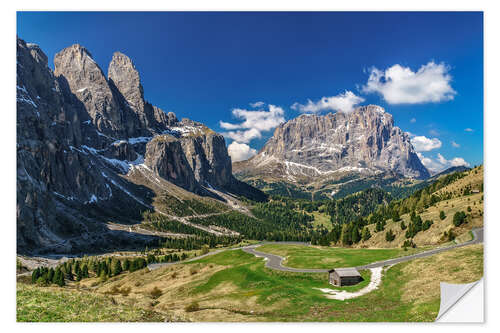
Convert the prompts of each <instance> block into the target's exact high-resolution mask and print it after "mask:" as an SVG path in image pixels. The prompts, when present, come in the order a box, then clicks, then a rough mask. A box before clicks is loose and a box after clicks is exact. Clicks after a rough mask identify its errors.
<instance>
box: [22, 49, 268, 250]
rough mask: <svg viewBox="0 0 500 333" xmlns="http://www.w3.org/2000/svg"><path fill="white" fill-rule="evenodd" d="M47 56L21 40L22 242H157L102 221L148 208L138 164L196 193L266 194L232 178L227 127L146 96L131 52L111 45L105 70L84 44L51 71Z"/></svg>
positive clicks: (34, 246)
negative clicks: (218, 129) (216, 127)
mask: <svg viewBox="0 0 500 333" xmlns="http://www.w3.org/2000/svg"><path fill="white" fill-rule="evenodd" d="M47 64H48V60H47V56H46V55H45V54H44V53H43V52H42V50H41V48H40V47H39V46H38V45H35V44H27V43H25V42H24V41H23V40H21V39H18V40H17V246H18V251H20V252H29V251H45V252H62V253H69V252H75V251H81V250H85V249H94V250H95V249H96V248H106V247H111V248H112V247H113V246H114V245H115V244H116V243H125V244H127V245H130V244H132V243H134V242H136V241H137V242H148V241H151V239H150V237H143V238H144V239H142V238H141V237H134V238H133V239H132V238H130V235H129V234H128V233H119V232H112V231H110V230H109V229H108V228H107V227H106V225H105V224H104V223H103V222H106V221H108V220H110V219H111V220H114V221H121V222H127V223H132V222H137V221H138V220H140V218H141V213H142V211H144V210H146V209H152V199H151V198H152V197H153V192H152V190H151V189H150V188H147V187H145V186H144V185H138V184H135V183H133V182H131V180H130V179H131V178H129V177H128V175H129V173H130V170H132V169H134V168H135V169H138V168H139V169H141V170H142V171H141V172H144V173H151V175H149V174H148V177H149V178H154V177H160V178H163V179H164V180H166V181H167V182H169V184H170V183H171V184H175V185H177V186H179V187H181V188H183V189H185V190H187V191H191V192H194V193H196V194H200V195H210V191H209V190H207V188H208V187H209V186H213V187H217V188H218V189H219V190H221V191H231V193H233V194H236V195H247V194H248V195H253V196H259V195H262V193H261V192H260V191H258V190H255V189H253V190H249V189H248V186H247V185H244V184H240V183H239V182H238V181H236V180H235V179H234V177H233V176H232V174H231V171H232V170H231V160H230V158H229V156H228V154H227V150H226V146H225V141H224V138H223V137H222V136H220V135H218V134H216V133H215V132H213V131H211V130H209V129H208V128H207V127H206V126H204V125H202V124H199V123H196V122H193V121H190V120H188V119H184V120H182V121H179V120H178V119H177V117H176V116H175V114H173V113H171V112H170V113H168V114H167V113H165V112H163V111H162V110H161V109H160V108H157V107H155V106H152V105H151V104H150V103H148V102H147V101H145V100H144V94H143V89H142V85H141V83H140V77H139V74H138V72H137V70H136V69H135V67H134V65H133V63H132V61H131V60H130V59H129V58H128V57H127V56H125V55H123V54H121V53H115V54H114V56H113V60H112V61H111V63H110V65H109V73H108V77H106V76H104V74H103V72H102V70H101V69H100V68H99V66H98V65H97V64H96V63H95V61H94V60H93V59H92V56H91V54H90V52H89V51H87V50H86V49H85V48H84V47H82V46H80V45H73V46H70V47H68V48H66V49H64V50H62V51H61V52H59V53H57V54H56V56H55V59H54V64H55V70H54V72H52V70H51V69H50V68H49V67H48V66H47ZM209 184H210V185H209ZM172 186H174V185H172Z"/></svg>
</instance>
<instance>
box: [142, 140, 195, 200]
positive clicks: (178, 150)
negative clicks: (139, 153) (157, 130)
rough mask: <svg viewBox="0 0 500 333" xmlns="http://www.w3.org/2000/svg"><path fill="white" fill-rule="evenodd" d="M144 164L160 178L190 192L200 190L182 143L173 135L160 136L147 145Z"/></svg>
mask: <svg viewBox="0 0 500 333" xmlns="http://www.w3.org/2000/svg"><path fill="white" fill-rule="evenodd" d="M144 164H145V165H146V166H148V167H149V168H150V169H152V170H153V172H154V173H156V174H157V175H158V176H160V177H162V178H163V179H166V180H168V181H170V182H172V183H174V184H176V185H178V186H180V187H182V188H184V189H186V190H188V191H191V192H199V190H200V187H199V184H198V182H197V180H196V178H195V176H194V174H193V170H191V168H190V166H189V164H188V162H187V160H186V156H185V155H184V151H183V150H182V146H181V143H180V141H179V140H177V139H176V138H174V137H172V136H171V135H168V134H166V135H158V136H156V137H154V138H153V140H151V141H150V142H149V143H148V144H147V146H146V156H145V160H144Z"/></svg>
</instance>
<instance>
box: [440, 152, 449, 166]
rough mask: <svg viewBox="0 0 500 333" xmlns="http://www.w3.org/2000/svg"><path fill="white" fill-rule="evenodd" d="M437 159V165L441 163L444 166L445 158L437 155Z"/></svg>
mask: <svg viewBox="0 0 500 333" xmlns="http://www.w3.org/2000/svg"><path fill="white" fill-rule="evenodd" d="M437 159H438V161H439V163H441V164H446V163H447V162H448V161H447V160H446V158H444V157H443V155H441V154H439V153H438V154H437Z"/></svg>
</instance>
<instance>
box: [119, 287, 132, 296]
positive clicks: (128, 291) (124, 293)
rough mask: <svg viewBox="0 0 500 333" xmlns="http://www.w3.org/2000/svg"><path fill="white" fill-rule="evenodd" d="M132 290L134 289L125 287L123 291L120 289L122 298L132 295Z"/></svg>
mask: <svg viewBox="0 0 500 333" xmlns="http://www.w3.org/2000/svg"><path fill="white" fill-rule="evenodd" d="M131 290H132V288H130V287H127V288H125V287H123V288H122V289H120V294H122V296H128V294H130V291H131Z"/></svg>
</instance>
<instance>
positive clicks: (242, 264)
mask: <svg viewBox="0 0 500 333" xmlns="http://www.w3.org/2000/svg"><path fill="white" fill-rule="evenodd" d="M358 251H366V250H358ZM482 271H483V249H482V246H481V245H473V246H467V247H464V248H460V249H454V250H451V251H450V252H446V253H441V254H438V255H435V256H432V257H430V258H425V259H418V260H414V261H411V262H406V263H402V264H398V265H395V266H393V267H391V268H390V269H388V270H387V271H386V273H384V277H383V279H382V284H381V286H380V287H379V289H377V290H375V291H373V292H371V293H368V294H366V295H364V296H361V297H359V298H354V299H350V300H346V301H337V300H331V299H327V298H326V297H325V296H324V294H323V293H322V292H321V291H320V290H318V289H317V288H329V287H330V285H329V284H328V278H327V274H306V273H288V272H278V271H273V270H269V269H267V268H265V267H264V261H263V260H262V258H256V257H254V256H252V255H250V254H247V253H245V252H243V251H241V250H234V251H225V252H222V253H219V254H217V255H214V256H210V257H205V258H203V259H201V260H198V261H196V262H192V263H189V264H177V265H173V266H170V267H166V268H161V269H158V270H155V271H152V272H149V271H148V270H147V269H143V270H140V271H136V272H134V273H125V274H120V275H118V276H116V277H113V278H111V279H109V280H107V281H106V282H99V281H98V280H97V279H86V280H83V281H82V282H80V283H79V284H78V285H77V284H76V283H71V285H70V286H67V287H64V288H57V287H41V286H34V285H27V284H23V283H18V287H17V290H18V320H19V321H30V320H31V321H41V320H60V321H69V320H73V321H130V320H140V321H143V320H144V321H146V320H157V321H162V320H164V319H165V318H166V319H168V320H182V321H433V320H434V318H435V317H436V315H437V313H438V310H439V285H438V284H439V281H446V282H450V283H466V282H472V281H475V280H477V279H479V278H480V277H481V276H482ZM362 274H363V275H364V277H365V278H366V279H367V280H366V281H368V279H369V274H367V273H366V272H363V273H362ZM436 276H437V277H438V278H436ZM365 283H366V282H365ZM358 287H359V286H358ZM77 288H78V289H79V290H78V289H77ZM346 288H353V287H346ZM56 300H57V301H56ZM120 310H121V312H120Z"/></svg>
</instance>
